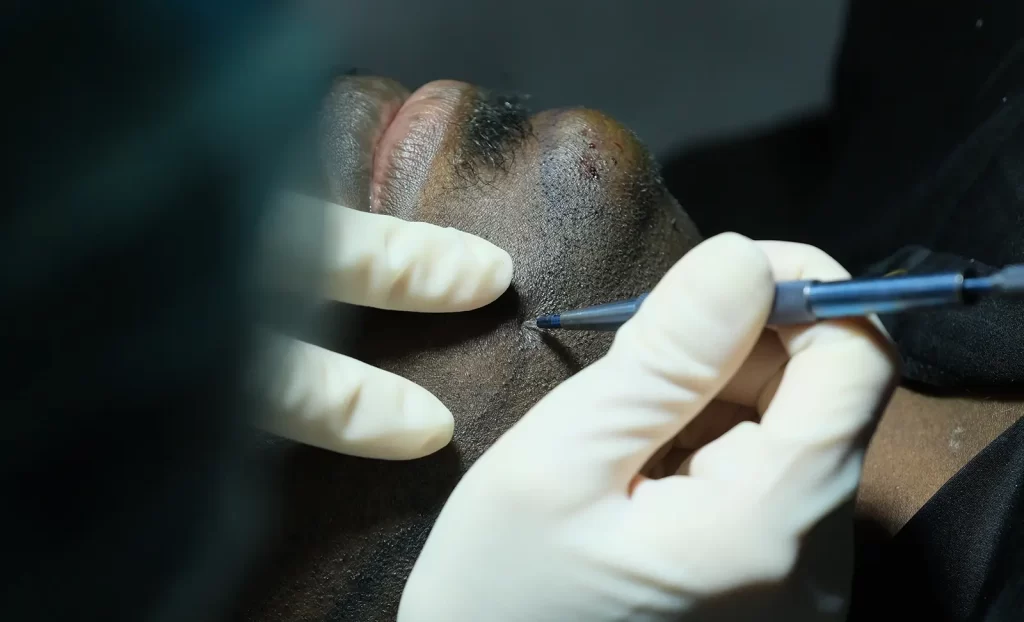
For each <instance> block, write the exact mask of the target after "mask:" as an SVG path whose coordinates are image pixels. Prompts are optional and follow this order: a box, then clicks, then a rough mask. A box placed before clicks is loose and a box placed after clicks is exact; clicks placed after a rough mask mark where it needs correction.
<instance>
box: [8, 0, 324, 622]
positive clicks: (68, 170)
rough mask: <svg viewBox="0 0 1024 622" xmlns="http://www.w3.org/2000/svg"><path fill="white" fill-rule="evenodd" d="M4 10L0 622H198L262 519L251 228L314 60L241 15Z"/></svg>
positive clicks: (304, 108)
mask: <svg viewBox="0 0 1024 622" xmlns="http://www.w3.org/2000/svg"><path fill="white" fill-rule="evenodd" d="M4 13H5V16H4V17H3V18H0V19H2V21H0V48H2V49H3V52H4V54H3V56H4V58H5V59H7V60H6V63H5V75H4V90H5V97H4V102H3V106H4V114H3V115H2V116H0V118H2V119H3V123H4V132H3V134H4V150H5V151H6V152H7V153H6V156H7V157H5V158H4V172H3V175H4V179H5V183H4V189H5V191H6V196H5V199H4V206H3V226H2V228H0V301H2V302H0V327H2V328H0V331H2V334H3V339H2V350H0V351H2V356H3V360H4V363H5V364H4V365H3V369H4V371H3V374H0V395H2V398H0V399H2V406H0V412H2V413H3V418H4V422H3V432H2V435H0V491H2V492H3V503H2V504H0V534H2V536H0V537H2V538H3V543H2V545H0V550H2V551H3V555H2V561H0V620H11V621H13V620H25V621H27V620H106V621H116V620H132V621H138V620H168V621H172V620H173V621H178V620H196V621H202V620H208V619H217V618H219V617H220V614H221V611H222V609H223V607H224V605H225V603H226V601H229V600H230V599H231V597H232V595H233V593H234V590H235V587H236V583H237V581H238V580H239V578H240V575H241V574H242V571H243V569H244V568H245V566H246V563H247V560H248V559H249V558H248V553H249V552H250V550H251V549H252V547H253V543H254V541H255V540H254V538H255V537H256V536H257V535H258V534H259V533H260V531H261V529H262V527H263V517H264V516H265V512H264V511H263V510H264V508H263V507H262V503H263V502H262V499H263V497H262V496H261V495H260V494H259V493H260V492H261V491H262V489H263V481H262V479H263V477H262V471H261V469H260V468H258V467H259V465H256V464H253V463H250V462H248V461H247V459H246V456H247V454H246V447H247V438H246V437H245V436H244V434H245V430H247V429H248V428H247V426H244V425H242V424H243V421H244V420H246V419H248V418H249V417H250V416H253V415H254V414H255V412H256V411H255V406H256V405H255V404H249V403H247V402H246V401H245V400H243V399H242V397H241V396H242V395H243V392H242V390H241V389H242V383H243V381H244V375H245V372H247V371H248V365H249V364H250V363H251V362H252V359H251V356H252V354H253V350H252V349H251V345H252V344H250V342H249V337H250V333H251V327H252V323H253V321H254V320H255V319H257V318H256V315H255V312H256V311H263V310H265V309H257V308H256V307H255V306H254V305H253V304H252V303H253V300H252V299H251V298H250V295H251V291H250V288H249V284H250V283H249V281H250V279H251V278H252V274H251V273H252V270H253V268H252V265H253V258H254V254H255V253H256V252H257V249H256V243H257V240H258V238H259V235H258V228H259V226H260V223H261V219H262V217H263V211H264V208H265V207H266V204H267V199H268V197H269V192H268V191H269V190H270V189H271V187H272V186H273V184H274V183H275V181H276V180H278V179H279V177H280V175H281V174H282V173H281V171H282V169H284V168H285V167H286V163H285V161H284V160H285V158H284V154H286V153H287V152H288V150H289V145H290V142H291V141H294V140H295V138H296V136H297V135H298V134H299V133H300V131H301V129H302V126H303V124H304V123H306V122H308V121H309V120H310V119H311V118H313V115H314V114H315V111H316V109H317V105H318V101H319V92H320V86H321V80H322V79H323V77H324V75H323V73H324V72H323V69H324V68H323V67H322V64H323V61H324V59H325V58H326V54H325V50H324V49H323V48H322V45H321V42H319V41H318V40H317V36H318V35H317V31H316V30H315V29H314V28H312V27H310V25H309V24H308V23H305V20H303V19H302V17H301V16H300V15H296V14H292V13H288V12H282V11H279V10H275V9H274V8H273V7H272V6H270V5H269V4H268V3H261V2H247V3H238V2H223V3H222V2H214V3H207V2H179V3H166V4H163V3H162V4H159V5H157V4H154V3H116V4H115V3H95V2H46V3H26V2H15V3H14V4H13V5H12V6H9V7H7V9H6V10H5V11H4ZM318 46H320V47H318ZM315 250H316V249H311V253H315ZM313 256H314V255H312V254H311V255H310V257H311V258H312V257H313ZM286 306H287V305H286ZM282 310H285V311H286V312H284V313H275V315H276V316H277V319H278V320H282V321H286V320H287V318H288V315H289V312H287V310H286V309H285V308H284V307H282V309H278V310H277V311H282Z"/></svg>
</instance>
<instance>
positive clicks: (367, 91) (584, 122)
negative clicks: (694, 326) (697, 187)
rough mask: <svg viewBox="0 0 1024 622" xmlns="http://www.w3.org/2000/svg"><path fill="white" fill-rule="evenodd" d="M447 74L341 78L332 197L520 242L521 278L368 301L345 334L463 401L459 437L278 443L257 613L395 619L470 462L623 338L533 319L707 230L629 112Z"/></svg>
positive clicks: (659, 263)
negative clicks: (478, 298) (423, 444)
mask: <svg viewBox="0 0 1024 622" xmlns="http://www.w3.org/2000/svg"><path fill="white" fill-rule="evenodd" d="M432 85H435V90H434V91H432V92H431V91H427V94H428V95H434V96H435V97H439V99H435V100H429V99H427V98H423V99H420V100H416V97H417V95H421V92H419V91H418V92H417V94H414V95H413V96H412V98H410V101H412V106H413V112H415V113H416V114H406V112H408V108H409V106H410V105H409V104H408V103H406V107H405V108H403V107H402V104H403V102H404V101H405V98H406V97H407V91H405V90H404V89H402V88H401V87H400V86H398V85H396V84H395V83H393V82H391V81H386V80H379V79H368V78H359V79H355V80H351V79H350V80H346V81H342V82H339V83H337V84H336V85H335V88H334V90H333V91H332V93H331V95H330V96H329V97H328V99H327V100H326V103H325V109H324V113H323V116H322V119H321V135H322V136H323V141H324V142H323V145H322V150H321V157H322V159H323V163H324V173H325V174H324V176H325V178H326V181H327V183H326V187H327V188H329V189H330V190H329V193H330V196H327V197H324V198H328V199H331V200H333V201H336V202H341V203H344V204H347V205H349V206H354V207H357V208H360V209H373V210H374V211H380V212H383V213H389V214H393V215H395V216H398V217H401V218H404V219H408V220H422V221H427V222H431V223H434V224H438V225H442V226H451V227H456V228H459V229H462V230H464V231H467V232H470V233H473V234H476V235H479V236H481V237H483V238H486V239H488V240H490V241H491V242H493V243H495V244H497V245H498V246H500V247H502V248H504V249H506V250H507V251H508V252H509V253H510V254H511V256H512V259H513V261H514V263H515V275H514V277H513V285H512V288H511V289H510V291H509V292H507V293H506V294H505V295H504V296H502V298H501V299H499V300H498V301H497V302H495V303H494V304H492V305H489V306H488V307H485V308H483V309H479V310H477V311H473V312H469V313H460V314H456V315H447V314H446V315H426V314H409V313H397V312H369V313H367V314H366V316H365V317H364V318H363V325H362V327H361V328H360V329H358V333H359V334H360V335H364V336H365V337H363V338H360V339H358V340H357V341H356V342H355V343H354V344H351V346H350V347H349V348H347V351H348V352H349V353H354V354H355V355H356V356H358V357H359V358H362V359H364V360H366V361H368V362H370V363H372V364H374V365H376V366H378V367H381V368H383V369H386V370H388V371H391V372H394V373H397V374H399V375H402V376H404V377H406V378H409V379H411V380H413V381H415V382H417V383H418V384H420V385H422V386H424V387H425V388H427V389H428V390H430V391H431V392H433V393H434V395H436V396H437V397H438V398H440V399H441V401H442V402H444V403H445V404H446V405H447V406H448V407H449V408H450V409H451V410H452V412H453V414H454V416H455V437H454V440H453V443H452V445H450V446H449V447H447V448H445V449H444V450H442V451H440V452H438V453H437V454H434V455H432V456H430V457H428V458H425V459H423V460H418V461H414V462H408V463H388V462H381V461H374V460H362V459H355V458H349V457H345V456H338V455H334V454H329V453H327V452H323V451H319V450H315V449H312V448H308V447H299V446H292V445H290V444H287V443H283V442H282V443H276V444H275V448H276V449H275V450H276V451H280V452H282V453H283V454H284V455H285V460H286V469H285V471H284V473H285V475H284V482H283V486H284V487H283V494H284V499H282V500H281V501H282V503H283V506H282V507H283V508H284V511H285V514H286V516H285V522H284V530H283V536H282V538H283V539H282V541H281V544H280V547H279V548H278V553H276V554H275V555H274V558H273V559H272V560H271V563H270V565H269V568H270V570H269V571H268V573H267V574H266V576H265V577H263V578H262V579H260V580H258V581H256V584H255V586H254V588H253V591H252V592H251V593H250V594H249V598H248V599H247V602H248V604H250V605H252V606H251V607H247V608H246V609H245V610H244V611H245V614H246V615H245V619H248V620H342V619H346V620H347V619H359V620H367V621H374V620H393V619H394V617H395V615H396V612H397V608H398V602H399V598H400V596H401V591H402V587H403V585H404V582H405V579H406V578H407V577H408V573H409V572H410V570H411V568H412V564H413V562H414V561H415V558H416V555H417V554H418V552H419V550H420V547H421V546H422V545H423V542H424V541H425V539H426V536H427V534H428V532H429V530H430V526H431V525H432V523H433V521H434V519H435V518H436V516H437V513H438V512H439V511H440V509H441V507H442V505H443V504H444V501H445V499H446V498H447V496H448V494H449V493H450V492H451V490H452V489H453V488H454V486H455V484H456V482H457V481H458V478H459V477H460V476H461V474H462V473H464V472H465V471H466V469H468V468H469V466H471V464H472V463H473V462H474V461H475V460H476V459H477V458H479V456H480V455H481V454H482V453H483V452H484V451H485V450H486V449H487V448H488V447H489V446H490V445H491V444H493V443H494V441H495V440H497V438H498V437H499V436H501V434H503V433H504V432H505V431H506V430H508V429H509V428H510V427H511V426H512V425H514V424H515V422H516V421H518V420H519V418H520V417H522V416H523V414H525V412H526V411H527V410H528V409H529V408H530V407H531V406H533V404H535V403H536V402H537V401H538V400H539V399H540V398H541V397H542V396H543V395H544V394H546V393H547V392H548V391H550V390H551V389H552V388H553V387H554V386H556V385H557V384H559V383H560V382H562V381H563V380H565V379H566V378H568V377H569V376H570V375H572V374H573V373H575V372H576V371H578V370H579V369H580V368H582V367H584V366H586V365H588V364H590V363H592V362H593V361H595V360H596V359H597V358H599V357H600V356H602V355H603V354H604V353H605V352H606V351H607V349H608V347H609V345H610V344H611V339H612V336H611V335H610V334H606V333H559V334H551V335H540V334H538V333H536V332H533V331H530V330H528V329H524V328H523V327H522V322H523V321H525V320H527V319H531V318H533V317H535V316H536V315H538V314H540V313H544V312H550V311H555V310H559V309H565V308H573V307H579V306H584V305H589V304H596V303H601V302H608V301H611V300H615V299H619V298H626V297H629V296H634V295H636V294H639V293H642V292H644V291H648V290H650V289H651V288H652V287H653V286H654V285H655V284H656V283H657V281H658V280H659V279H660V278H661V276H662V275H663V274H664V273H665V272H666V271H667V270H668V268H669V267H670V266H671V265H672V264H673V263H675V261H677V260H678V259H679V258H680V257H681V256H682V255H683V254H684V253H685V252H686V251H687V250H689V249H690V248H691V247H693V246H694V245H695V244H696V243H697V242H698V241H699V235H698V233H697V231H696V228H695V227H694V226H693V224H692V222H691V221H690V220H689V218H688V217H687V216H686V214H685V212H684V211H683V210H682V209H681V208H680V207H679V205H678V203H676V201H675V199H673V198H672V197H671V196H670V195H669V194H668V192H667V191H666V190H665V189H664V187H663V186H662V184H661V181H660V179H659V177H658V174H657V168H656V165H655V163H654V162H653V160H652V159H651V158H650V156H649V155H648V153H647V151H646V149H645V148H644V147H643V146H642V145H641V144H640V143H639V141H638V140H637V139H636V137H635V136H634V135H633V134H632V133H631V132H630V131H628V130H627V129H625V128H623V127H622V126H621V125H619V124H618V123H617V122H615V121H614V120H612V119H610V118H608V117H607V116H605V115H603V114H601V113H599V112H595V111H591V110H584V109H571V110H555V111H546V112H542V113H540V114H537V115H534V116H531V117H528V116H526V115H525V114H521V117H520V118H518V119H517V118H513V116H514V115H512V113H511V112H510V111H511V110H512V109H511V107H510V106H506V105H505V104H504V103H503V101H502V100H501V99H500V98H499V99H494V98H493V97H492V96H489V95H486V94H483V93H482V92H481V91H479V90H478V89H476V88H474V87H471V86H469V85H465V84H461V83H454V82H445V83H432ZM432 85H428V87H430V86H432ZM426 89H427V87H425V88H424V89H421V91H424V90H426ZM413 100H416V101H413ZM488 101H490V102H491V103H487V102H488ZM481 102H483V103H481ZM491 104H494V106H496V108H494V107H493V106H491ZM416 106H418V108H416ZM400 109H402V110H405V112H398V111H399V110H400ZM482 109H486V110H484V111H483V112H482V111H481V110H482ZM436 110H441V112H436ZM431 111H433V112H431ZM503 115H505V116H504V117H503ZM396 117H397V119H398V120H399V121H398V122H395V119H396ZM481 117H483V118H484V120H483V121H481ZM389 123H391V125H390V126H389V127H388V128H387V129H384V130H382V129H381V126H382V125H383V126H388V125H389ZM488 123H490V124H492V125H496V126H501V127H499V128H498V129H499V130H500V129H501V128H502V127H503V128H504V130H503V131H497V132H495V131H491V129H490V126H488V125H487V124H488ZM396 126H397V127H398V129H397V130H395V132H396V133H393V134H392V135H390V136H388V130H393V129H395V128H396ZM510 127H511V130H513V131H509V130H510ZM467 128H469V129H467ZM403 141H404V142H403ZM382 142H383V143H384V144H385V147H384V148H383V151H379V150H378V145H380V144H381V143H382ZM368 150H369V151H370V152H371V153H373V155H368V153H367V151H368ZM382 153H383V154H384V155H383V156H382ZM424 154H425V155H424ZM413 156H415V158H414V157H413ZM389 159H390V160H389ZM382 162H383V164H382ZM453 589H458V588H457V586H453Z"/></svg>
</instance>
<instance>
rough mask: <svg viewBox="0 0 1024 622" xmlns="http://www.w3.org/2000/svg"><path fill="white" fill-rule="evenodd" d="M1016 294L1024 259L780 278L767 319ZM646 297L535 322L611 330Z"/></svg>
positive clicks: (788, 320)
mask: <svg viewBox="0 0 1024 622" xmlns="http://www.w3.org/2000/svg"><path fill="white" fill-rule="evenodd" d="M1015 294H1016V295H1020V294H1024V264H1016V265H1012V266H1007V267H1005V268H1003V269H1002V270H999V271H998V272H995V273H993V274H991V275H989V276H967V275H965V274H964V273H962V272H944V273H939V274H929V275H920V276H896V277H883V278H873V279H849V280H846V281H782V282H780V283H776V285H775V300H774V302H773V303H772V310H771V313H770V314H769V316H768V324H770V325H774V326H783V325H794V324H809V323H812V322H816V321H818V320H827V319H834V318H841V317H857V316H864V315H870V314H873V313H874V314H879V315H885V314H890V313H903V312H905V311H913V310H915V309H933V308H937V307H953V306H962V305H971V304H973V303H975V302H977V301H978V300H980V299H981V298H984V297H986V296H996V295H1015ZM645 298H647V294H643V295H641V296H637V297H636V298H632V299H630V300H623V301H619V302H611V303H608V304H603V305H598V306H595V307H587V308H584V309H577V310H575V311H562V312H561V313H554V314H551V315H542V316H540V317H538V318H537V319H536V320H535V322H536V326H537V328H543V329H563V330H595V331H613V330H616V329H618V328H619V327H620V326H622V325H623V324H625V323H626V321H627V320H629V318H631V317H633V315H634V314H635V313H636V312H637V309H639V308H640V305H641V304H643V301H644V299H645Z"/></svg>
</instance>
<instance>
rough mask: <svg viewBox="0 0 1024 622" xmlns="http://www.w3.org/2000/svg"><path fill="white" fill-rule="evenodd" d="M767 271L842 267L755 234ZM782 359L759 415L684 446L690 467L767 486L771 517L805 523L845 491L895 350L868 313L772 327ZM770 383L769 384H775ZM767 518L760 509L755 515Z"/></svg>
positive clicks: (813, 273)
mask: <svg viewBox="0 0 1024 622" xmlns="http://www.w3.org/2000/svg"><path fill="white" fill-rule="evenodd" d="M758 245H759V246H760V247H761V249H762V250H763V251H764V253H765V255H766V256H767V257H768V261H769V263H770V265H771V269H772V275H773V279H774V280H775V281H781V280H793V279H820V280H834V279H842V278H848V277H849V274H848V273H847V272H846V270H845V269H843V268H842V266H841V265H840V264H839V263H838V262H836V261H835V260H834V259H832V258H831V257H829V256H828V255H827V254H825V253H824V252H823V251H821V250H819V249H816V248H814V247H810V246H806V245H802V244H790V243H783V242H760V243H758ZM776 331H777V332H778V334H779V339H780V341H781V343H782V345H783V347H784V348H785V349H786V351H787V353H788V355H789V361H788V363H787V364H786V366H785V369H784V371H783V372H782V378H781V380H780V381H779V382H778V384H777V385H776V384H775V383H774V382H770V383H768V384H767V385H765V386H764V387H762V389H761V390H762V391H764V392H774V394H771V395H769V394H766V395H762V396H761V397H760V399H759V401H760V402H761V403H763V402H764V401H766V400H770V402H769V403H768V406H767V408H766V409H765V411H764V414H763V416H762V418H761V423H760V425H756V424H746V425H744V424H741V425H739V426H737V427H736V428H733V429H732V430H730V431H729V432H727V433H726V434H725V435H724V436H722V437H721V438H719V439H717V440H715V441H713V442H711V443H710V444H709V445H707V446H705V447H703V448H702V449H700V450H699V451H698V452H697V453H696V454H694V456H693V458H692V461H691V463H690V466H689V473H690V475H691V476H693V477H697V478H702V479H710V480H715V481H719V482H721V481H732V482H733V483H735V484H736V485H741V486H743V487H745V488H747V489H749V490H756V491H760V492H759V493H750V494H765V495H770V496H772V498H773V499H774V503H771V504H769V505H766V506H764V507H769V506H770V507H772V508H775V509H776V510H778V513H777V514H775V515H773V516H775V520H781V521H785V522H786V523H787V524H788V525H789V526H790V527H791V528H793V529H805V528H808V527H809V526H810V525H812V524H813V523H814V522H815V521H817V520H819V519H820V518H821V517H822V516H824V515H826V514H827V513H828V512H830V511H831V510H832V509H834V508H835V507H838V506H839V504H841V503H842V502H843V501H844V500H845V499H847V498H849V497H850V495H852V494H853V493H854V492H855V490H856V486H857V482H858V481H859V478H860V468H861V464H862V460H863V455H864V450H865V447H866V445H867V441H868V436H869V432H870V431H871V430H872V428H873V425H874V422H875V420H876V419H877V417H878V416H879V415H880V413H881V411H882V409H883V408H884V407H885V405H886V404H887V403H888V400H889V397H890V396H891V394H892V391H893V390H894V388H895V386H896V379H897V378H898V374H897V371H896V359H895V356H894V355H893V353H892V351H891V347H890V346H889V344H888V343H887V341H886V339H885V337H884V335H883V334H882V333H881V332H880V330H879V329H878V328H876V326H875V325H874V324H873V322H872V321H871V319H868V318H856V319H849V320H835V321H827V322H820V323H817V324H812V325H807V326H797V327H784V328H776ZM776 386H777V388H776ZM762 518H764V520H767V518H766V517H762Z"/></svg>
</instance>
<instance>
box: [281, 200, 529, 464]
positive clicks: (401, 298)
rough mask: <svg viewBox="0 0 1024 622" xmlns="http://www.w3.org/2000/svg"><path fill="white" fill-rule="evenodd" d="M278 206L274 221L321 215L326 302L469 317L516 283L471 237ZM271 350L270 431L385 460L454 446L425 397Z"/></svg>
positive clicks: (312, 354) (321, 353) (497, 255)
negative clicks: (274, 374)
mask: <svg viewBox="0 0 1024 622" xmlns="http://www.w3.org/2000/svg"><path fill="white" fill-rule="evenodd" d="M284 201H285V202H286V204H283V205H282V206H280V209H281V214H280V215H279V216H278V217H277V218H278V219H279V220H284V221H287V220H288V219H289V218H291V219H293V220H294V219H298V218H301V217H302V216H301V215H300V213H298V212H296V211H295V210H309V209H322V210H324V214H323V216H324V219H325V220H324V224H325V227H326V230H327V275H326V277H327V278H326V287H325V291H324V294H325V295H326V296H327V297H329V298H332V299H334V300H338V301H341V302H346V303H350V304H356V305H362V306H368V307H375V308H378V309H390V310H397V311H420V312H424V313H438V312H453V311H468V310H471V309H476V308H478V307H482V306H484V305H486V304H488V303H490V302H492V301H494V300H495V299H497V298H498V297H499V296H500V295H501V294H502V293H503V292H504V291H505V290H506V289H508V286H509V283H510V282H511V280H512V258H511V257H510V256H509V254H508V253H506V252H505V251H503V250H502V249H500V248H498V247H497V246H494V245H493V244H491V243H490V242H487V241H486V240H483V239H481V238H478V237H475V236H473V235H470V234H468V233H464V232H462V231H457V230H455V229H446V228H441V227H437V226H434V225H430V224H427V223H420V222H407V221H404V220H400V219H398V218H394V217H391V216H384V215H379V214H370V213H366V212H360V211H356V210H352V209H348V208H345V207H341V206H339V205H334V204H331V203H325V202H323V201H319V200H316V199H311V198H309V197H303V196H298V195H285V197H284ZM285 226H287V224H286V223H282V225H281V227H285ZM282 278H283V279H287V275H282ZM272 341H273V342H275V343H274V345H275V346H276V350H277V356H275V357H274V358H275V359H276V360H281V359H283V360H284V361H285V364H284V367H283V373H281V374H280V375H279V377H278V378H277V382H276V383H275V385H274V386H272V387H267V390H269V392H270V394H271V401H272V404H271V408H272V411H273V412H272V415H273V416H272V417H271V418H269V419H268V420H266V421H264V422H262V427H264V428H266V429H267V430H268V431H270V432H273V433H276V434H279V435H281V436H284V437H286V438H290V439H293V440H295V441H299V442H302V443H306V444H309V445H314V446H316V447H321V448H324V449H329V450H333V451H337V452H340V453H344V454H351V455H356V456H365V457H372V458H385V459H410V458H418V457H421V456H425V455H428V454H430V453H433V452H435V451H437V450H438V449H440V448H442V447H444V446H445V445H447V444H448V442H449V441H450V440H451V438H452V430H453V426H454V420H453V418H452V414H451V412H450V411H449V410H448V409H447V408H446V407H445V406H444V405H443V404H442V403H441V401H440V400H438V399H437V398H436V397H435V396H434V395H432V394H431V393H430V392H428V391H427V390H426V389H424V388H422V387H420V386H418V385H416V384H414V383H412V382H410V381H408V380H406V379H404V378H401V377H399V376H396V375H394V374H391V373H389V372H386V371H383V370H381V369H377V368H374V367H371V366H370V365H367V364H365V363H362V362H360V361H357V360H355V359H352V358H349V357H347V356H343V355H341V354H337V353H334V352H331V351H329V350H325V349H323V348H320V347H317V346H314V345H311V344H308V343H304V342H301V341H297V340H294V339H289V338H284V337H273V338H272Z"/></svg>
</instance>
